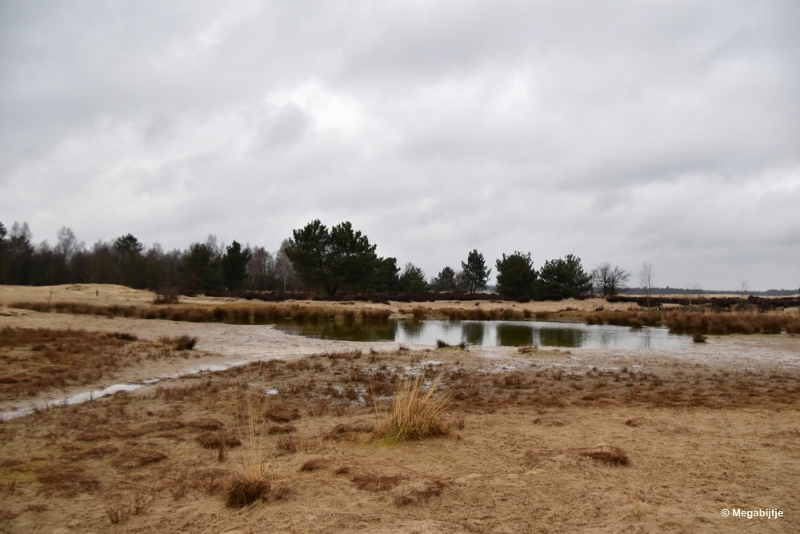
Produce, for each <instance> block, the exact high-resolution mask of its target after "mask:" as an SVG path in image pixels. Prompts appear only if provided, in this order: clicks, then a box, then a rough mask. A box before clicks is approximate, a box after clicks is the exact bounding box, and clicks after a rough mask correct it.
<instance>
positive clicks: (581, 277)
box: [539, 254, 592, 298]
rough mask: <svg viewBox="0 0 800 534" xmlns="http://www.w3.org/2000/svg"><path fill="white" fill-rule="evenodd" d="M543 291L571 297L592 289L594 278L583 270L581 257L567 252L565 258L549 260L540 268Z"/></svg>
mask: <svg viewBox="0 0 800 534" xmlns="http://www.w3.org/2000/svg"><path fill="white" fill-rule="evenodd" d="M539 280H540V287H541V292H542V293H545V294H548V295H558V296H560V297H564V298H569V297H577V296H578V295H584V294H586V293H588V292H589V291H590V290H591V289H592V278H591V276H589V275H588V274H586V272H584V270H583V266H582V265H581V259H580V258H578V257H577V256H573V255H572V254H567V255H566V256H565V257H564V258H563V259H561V258H559V259H557V260H552V261H550V260H548V261H545V262H544V265H543V266H542V268H541V269H540V270H539Z"/></svg>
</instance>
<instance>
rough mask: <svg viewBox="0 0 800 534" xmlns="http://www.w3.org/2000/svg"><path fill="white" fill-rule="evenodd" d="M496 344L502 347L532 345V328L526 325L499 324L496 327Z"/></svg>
mask: <svg viewBox="0 0 800 534" xmlns="http://www.w3.org/2000/svg"><path fill="white" fill-rule="evenodd" d="M496 329H497V344H498V345H501V346H503V347H525V346H528V345H533V332H534V330H533V328H531V327H530V326H528V325H526V324H510V323H501V324H498V325H497V327H496Z"/></svg>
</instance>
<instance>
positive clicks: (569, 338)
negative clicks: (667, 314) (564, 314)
mask: <svg viewBox="0 0 800 534" xmlns="http://www.w3.org/2000/svg"><path fill="white" fill-rule="evenodd" d="M276 328H277V329H279V330H281V331H283V332H286V333H288V334H295V335H300V336H305V337H313V338H318V339H338V340H344V341H394V342H397V343H421V344H425V345H433V344H435V343H436V340H437V339H441V340H442V341H444V342H446V343H448V344H451V345H457V344H458V343H461V342H464V343H467V344H468V345H483V346H492V347H500V346H502V347H522V346H528V345H537V346H540V347H571V348H579V347H583V348H596V349H658V350H674V349H678V348H680V347H683V346H685V345H686V344H688V343H689V342H690V338H689V336H681V335H676V334H670V333H669V332H668V331H667V329H666V328H628V327H625V326H610V325H586V324H582V323H557V322H545V321H440V320H431V321H388V322H386V323H377V324H376V323H351V324H347V323H341V322H333V321H320V322H316V323H279V324H277V325H276Z"/></svg>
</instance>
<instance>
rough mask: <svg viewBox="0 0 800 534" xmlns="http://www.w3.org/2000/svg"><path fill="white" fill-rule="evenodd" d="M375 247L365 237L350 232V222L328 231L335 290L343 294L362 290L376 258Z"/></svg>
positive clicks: (372, 269)
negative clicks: (344, 291) (337, 288)
mask: <svg viewBox="0 0 800 534" xmlns="http://www.w3.org/2000/svg"><path fill="white" fill-rule="evenodd" d="M375 248H376V246H375V245H370V244H369V239H367V236H365V235H363V234H362V233H361V232H358V231H354V230H353V225H352V224H350V222H343V223H341V224H339V225H336V226H334V227H333V228H331V236H330V252H329V262H330V267H331V271H332V274H333V279H334V280H335V283H336V287H340V288H341V289H344V290H346V291H361V290H364V289H366V286H367V285H368V283H369V279H370V277H371V276H372V273H373V271H374V270H375V262H376V261H377V259H378V256H377V255H376V254H375ZM335 291H336V289H334V292H335Z"/></svg>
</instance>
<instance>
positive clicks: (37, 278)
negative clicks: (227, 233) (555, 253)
mask: <svg viewBox="0 0 800 534" xmlns="http://www.w3.org/2000/svg"><path fill="white" fill-rule="evenodd" d="M376 248H377V247H376V245H375V244H371V243H370V241H369V238H368V237H367V236H366V235H364V234H363V233H362V232H360V231H358V230H355V229H354V228H353V226H352V224H351V223H350V222H343V223H340V224H338V225H336V226H333V227H331V228H328V227H327V226H325V225H324V224H322V223H321V222H320V221H319V220H315V221H312V222H310V223H308V224H307V225H306V226H305V227H303V228H299V229H297V230H294V231H293V232H292V237H291V238H290V239H287V240H284V242H283V243H282V244H281V246H280V248H279V249H278V250H277V251H274V252H270V251H268V250H266V249H265V248H264V247H250V246H249V245H247V246H242V245H241V244H240V243H239V242H238V241H233V242H232V243H231V244H230V245H221V244H219V243H218V242H217V239H216V238H215V237H214V236H213V235H211V236H209V237H208V239H207V240H206V241H205V242H202V243H201V242H196V243H192V244H191V245H189V247H188V248H187V249H185V250H178V249H176V250H171V251H165V250H163V249H162V248H161V247H160V246H159V245H158V244H154V245H152V246H150V247H145V246H144V245H143V244H142V243H141V242H140V241H139V240H138V239H137V238H136V237H135V236H133V235H132V234H126V235H123V236H120V237H119V238H117V239H115V240H113V241H108V242H104V241H99V242H97V243H95V244H94V245H92V246H91V247H87V246H86V245H85V244H84V243H83V242H80V241H78V239H77V238H76V236H75V234H74V232H73V231H72V230H70V229H69V228H66V227H64V228H61V229H60V230H59V231H58V233H57V239H56V243H55V245H50V244H49V243H48V242H47V241H43V242H41V243H39V244H37V245H34V243H33V241H32V235H31V231H30V228H29V227H28V224H27V223H23V224H19V223H16V222H15V223H14V224H13V226H12V227H11V229H10V231H9V230H8V229H7V228H6V227H5V226H4V225H3V224H2V223H0V283H2V284H12V285H58V284H72V283H105V284H120V285H125V286H129V287H132V288H137V289H151V290H154V291H166V290H172V291H179V292H184V293H186V292H209V291H283V292H293V291H294V292H296V291H313V292H318V293H322V294H325V295H328V296H333V295H336V294H337V293H339V294H341V293H424V292H467V293H476V292H479V291H483V290H485V289H487V286H488V281H489V277H490V275H491V273H492V270H493V268H490V267H488V266H487V264H486V260H485V258H484V256H483V254H481V253H480V252H478V250H473V251H471V252H469V253H468V254H467V258H466V261H462V262H461V263H460V269H458V270H456V269H454V268H452V267H450V266H447V267H444V268H443V269H442V270H441V271H440V272H439V273H438V274H437V275H436V276H434V277H432V278H431V279H430V280H429V279H428V278H427V277H426V275H425V273H424V271H423V270H422V269H421V268H419V267H417V266H415V265H414V264H412V263H406V264H405V265H404V266H403V268H402V269H401V268H400V267H399V266H398V262H397V259H396V258H393V257H381V256H378V254H377V252H376ZM494 269H496V275H497V287H496V290H497V293H499V294H500V295H501V296H502V297H505V298H513V299H526V298H534V297H539V298H569V297H577V296H581V295H587V294H590V293H593V292H595V291H597V292H598V293H600V294H602V295H604V296H609V295H614V294H616V293H618V292H619V291H620V290H622V289H624V288H625V287H626V282H627V280H628V279H629V277H630V273H628V272H627V271H624V270H623V269H620V268H619V267H617V266H614V267H612V266H611V264H609V263H601V264H599V265H598V266H597V267H596V268H595V269H594V270H592V271H591V272H589V273H587V272H586V271H585V270H584V267H583V266H582V264H581V260H580V258H578V257H577V256H574V255H572V254H568V255H567V256H565V257H564V258H558V259H554V260H547V261H545V262H544V264H543V265H542V267H541V268H540V269H538V270H536V269H535V268H534V266H533V261H532V259H531V255H530V253H527V254H523V253H521V252H514V253H513V254H511V255H508V256H506V254H503V255H502V258H500V259H498V260H497V261H496V262H495V265H494Z"/></svg>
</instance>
